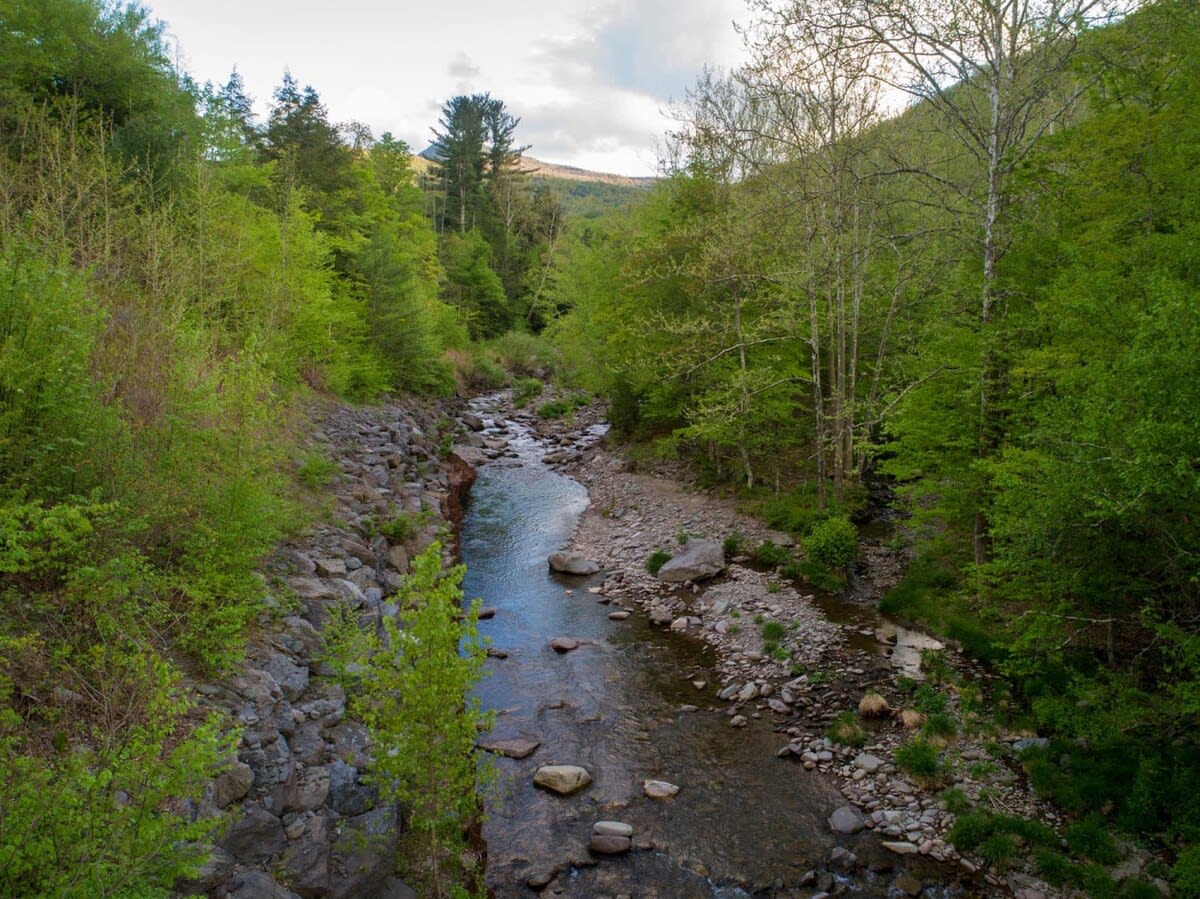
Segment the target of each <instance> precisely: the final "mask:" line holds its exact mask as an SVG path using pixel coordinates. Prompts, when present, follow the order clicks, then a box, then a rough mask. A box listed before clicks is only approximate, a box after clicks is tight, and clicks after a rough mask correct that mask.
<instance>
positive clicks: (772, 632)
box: [762, 621, 787, 643]
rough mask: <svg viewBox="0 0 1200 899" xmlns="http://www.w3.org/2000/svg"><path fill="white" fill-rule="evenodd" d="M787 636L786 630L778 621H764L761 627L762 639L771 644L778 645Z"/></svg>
mask: <svg viewBox="0 0 1200 899" xmlns="http://www.w3.org/2000/svg"><path fill="white" fill-rule="evenodd" d="M786 634H787V628H785V627H784V626H783V624H782V623H781V622H778V621H764V622H763V625H762V638H763V640H769V641H771V642H772V643H779V641H780V640H782V639H783V638H784V636H785V635H786Z"/></svg>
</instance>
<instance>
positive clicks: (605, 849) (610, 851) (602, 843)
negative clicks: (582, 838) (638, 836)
mask: <svg viewBox="0 0 1200 899" xmlns="http://www.w3.org/2000/svg"><path fill="white" fill-rule="evenodd" d="M632 845H633V843H632V841H631V840H630V839H629V837H616V836H606V835H603V834H596V835H595V836H594V837H592V839H591V841H590V842H589V843H588V852H591V853H592V854H594V855H620V854H621V853H623V852H628V851H629V848H630V847H631V846H632Z"/></svg>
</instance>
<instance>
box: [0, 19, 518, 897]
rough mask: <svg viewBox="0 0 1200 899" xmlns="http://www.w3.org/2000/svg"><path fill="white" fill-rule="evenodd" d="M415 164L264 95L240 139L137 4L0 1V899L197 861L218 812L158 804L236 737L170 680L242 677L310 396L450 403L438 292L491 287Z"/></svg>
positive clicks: (445, 328)
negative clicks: (265, 107) (434, 398)
mask: <svg viewBox="0 0 1200 899" xmlns="http://www.w3.org/2000/svg"><path fill="white" fill-rule="evenodd" d="M409 157H410V151H409V149H408V147H407V146H405V145H404V144H403V143H401V142H399V141H395V140H393V139H392V138H391V137H390V136H389V135H386V134H385V135H383V136H382V137H380V138H378V139H376V138H374V137H373V136H371V135H370V134H369V132H366V131H365V129H362V128H352V129H349V132H346V131H343V130H339V129H338V128H337V127H335V126H334V125H333V124H332V123H331V122H330V121H329V117H328V114H327V112H326V110H325V107H324V106H323V105H322V103H321V100H320V98H319V96H318V94H317V93H316V91H315V90H314V89H313V88H311V87H301V85H300V84H299V83H298V82H297V81H296V80H294V79H293V78H292V77H291V76H290V75H286V76H285V77H284V79H283V81H282V83H281V85H280V86H279V88H278V89H277V90H276V92H275V95H274V98H273V102H272V105H271V112H270V116H269V118H268V120H267V121H266V122H257V121H255V120H254V118H253V116H252V114H251V102H250V99H249V98H248V97H247V96H246V95H245V92H244V89H243V87H242V85H241V82H240V80H239V79H238V77H237V76H236V73H235V74H234V76H233V77H231V79H230V80H229V82H228V83H227V84H225V85H224V86H220V87H213V86H211V85H205V86H199V85H197V84H195V83H194V82H192V81H191V80H190V79H189V78H188V77H187V75H186V74H185V73H183V72H180V71H178V70H176V69H175V68H174V67H173V65H172V63H171V54H170V52H169V49H168V47H167V46H166V44H165V43H164V41H163V37H162V31H161V28H160V26H158V25H156V24H154V23H153V22H151V21H150V20H149V19H148V18H147V16H146V14H145V13H144V12H143V11H141V10H139V9H138V8H136V7H132V6H121V5H110V4H107V3H101V2H99V0H48V2H41V3H16V4H7V5H6V6H5V8H4V11H3V13H0V198H2V199H0V603H2V612H0V749H2V750H3V752H4V756H5V759H6V762H5V765H4V770H3V773H0V893H2V894H3V895H5V896H61V897H69V896H78V897H95V896H134V895H136V896H150V895H167V894H168V893H169V891H170V889H171V886H172V884H173V883H174V882H175V880H176V879H177V877H178V876H179V875H181V874H184V873H186V872H189V871H191V870H193V869H194V868H195V866H196V865H198V864H199V863H200V862H202V861H203V860H204V857H205V855H206V852H205V851H204V850H203V849H202V848H198V847H202V846H203V837H204V836H205V835H207V834H210V833H211V831H212V830H213V828H214V827H217V826H219V825H220V821H215V820H204V821H201V822H198V823H191V822H190V819H189V818H188V817H187V816H186V815H185V814H184V812H185V810H186V805H185V804H184V803H183V801H184V800H186V799H188V798H189V797H195V796H197V795H198V794H199V791H200V790H201V789H202V787H203V786H204V784H205V783H206V782H207V780H208V779H209V778H210V777H211V776H212V775H213V774H214V773H216V771H217V770H218V766H219V764H220V763H222V762H223V761H224V760H227V759H228V758H230V754H231V746H230V745H229V739H233V737H229V738H226V737H222V736H220V734H221V733H222V732H223V731H224V730H225V728H224V727H223V726H219V723H218V722H216V721H200V720H196V718H195V716H194V715H193V714H191V713H190V711H189V710H190V702H189V700H188V698H187V696H188V694H187V692H186V691H185V690H184V689H183V687H182V686H181V684H182V682H183V679H184V677H185V676H188V675H190V676H193V677H203V678H211V677H214V676H219V675H220V674H221V673H222V672H226V671H228V670H229V669H230V667H231V666H232V665H233V664H235V663H236V662H237V660H238V659H239V658H240V656H241V654H242V652H243V650H244V645H245V636H246V631H247V628H248V626H249V625H250V624H251V623H252V622H253V621H254V620H255V619H256V618H257V617H258V615H259V614H260V612H262V610H263V609H264V605H263V600H264V593H265V584H264V582H263V580H262V579H261V577H260V576H259V575H258V574H257V573H256V569H257V567H258V565H259V563H260V561H261V559H262V557H263V556H264V554H265V553H266V552H267V551H268V550H270V549H271V548H272V547H273V546H274V545H275V543H276V542H277V540H278V539H279V538H280V537H281V536H283V535H284V534H285V533H288V532H290V531H292V530H293V529H295V528H297V527H302V526H303V524H304V522H305V521H306V520H307V518H308V517H309V515H310V510H309V507H310V506H313V507H315V506H316V505H317V503H314V502H312V501H311V499H310V497H309V494H308V493H306V491H305V489H304V488H302V487H301V486H300V482H301V481H302V478H301V477H299V475H301V474H303V471H302V470H301V469H302V465H301V462H302V461H303V460H304V459H305V454H304V453H303V452H302V449H301V448H300V447H298V446H297V443H296V440H297V437H296V435H299V434H303V433H305V432H306V431H307V430H308V428H306V427H303V426H302V423H303V420H304V418H303V416H304V409H305V407H306V406H307V405H308V402H309V398H310V397H311V396H312V394H313V391H321V392H326V393H330V394H333V395H336V396H339V397H343V398H346V399H349V400H353V401H362V400H369V399H371V398H373V397H376V396H378V395H379V394H380V393H381V392H384V391H394V392H403V391H409V392H417V393H429V392H433V393H448V392H451V391H453V390H455V389H456V387H457V383H458V382H457V381H456V378H462V377H464V375H463V373H462V370H461V368H460V369H456V367H455V364H456V360H457V362H458V364H459V365H460V366H468V367H469V366H470V364H471V351H470V344H469V334H470V332H471V331H472V326H473V323H474V321H475V317H474V315H475V313H474V309H473V308H472V307H471V306H469V304H467V303H466V302H461V300H462V298H461V296H460V294H461V291H462V284H463V283H464V282H466V281H469V280H470V279H472V278H477V277H478V278H480V279H481V280H482V281H484V282H487V283H492V284H494V283H496V279H497V277H498V276H497V274H496V273H494V272H492V271H490V270H488V271H477V270H475V269H474V268H472V264H473V263H472V262H471V261H470V259H469V258H466V257H468V256H469V254H468V253H460V252H459V251H458V250H457V249H456V248H455V247H453V246H451V245H447V244H446V243H445V242H443V241H439V238H438V233H437V231H436V230H435V227H434V223H433V222H432V221H431V220H430V219H429V218H428V217H427V216H426V215H425V209H424V202H425V195H424V194H423V192H422V191H421V190H420V189H419V188H418V187H417V186H416V185H415V183H414V177H413V172H412V170H411V168H410V165H409ZM521 196H522V197H523V196H524V194H522V195H521ZM468 238H469V239H473V238H472V237H471V235H468ZM484 249H485V250H489V248H488V247H487V246H486V244H485V245H484ZM489 251H490V250H489ZM485 256H486V254H485ZM460 258H461V259H462V260H463V261H461V262H460ZM456 275H459V276H460V281H459V282H458V283H456V282H455V281H454V280H453V279H454V277H455V276H456ZM489 277H490V279H491V280H490V281H488V279H489ZM456 291H457V292H456ZM448 300H449V301H450V302H447V301H448ZM497 300H498V302H500V303H501V304H502V305H505V304H507V303H508V299H507V297H505V296H504V294H503V290H502V289H501V290H500V292H499V294H498V295H497ZM455 301H459V305H452V303H453V302H455ZM507 308H508V307H507V305H505V309H507ZM505 314H506V315H508V318H507V319H506V322H508V321H510V320H511V319H512V318H513V317H514V316H512V315H510V314H508V313H507V312H506V313H505ZM499 377H500V378H505V377H507V375H505V374H504V373H503V372H501V373H500V374H499Z"/></svg>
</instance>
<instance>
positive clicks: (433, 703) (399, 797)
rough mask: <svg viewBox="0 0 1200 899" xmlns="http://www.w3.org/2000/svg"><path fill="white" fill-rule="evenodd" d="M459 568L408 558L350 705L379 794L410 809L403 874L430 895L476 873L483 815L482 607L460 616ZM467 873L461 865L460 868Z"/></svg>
mask: <svg viewBox="0 0 1200 899" xmlns="http://www.w3.org/2000/svg"><path fill="white" fill-rule="evenodd" d="M462 575H463V568H462V567H461V566H459V567H458V568H454V569H451V570H450V571H448V572H443V571H442V568H441V544H439V543H434V544H432V545H431V546H430V547H429V548H428V549H426V550H425V551H424V552H422V553H421V554H420V555H419V556H417V557H416V558H415V559H414V560H413V565H412V574H411V575H409V577H407V578H406V579H405V581H404V583H403V584H402V585H401V588H400V590H399V593H398V600H399V604H400V613H399V616H398V617H399V621H398V622H397V621H395V620H393V619H391V618H385V619H384V622H383V624H384V632H385V638H384V640H383V641H382V642H381V641H378V640H377V638H374V636H373V635H371V636H370V637H368V638H367V639H368V642H369V644H370V648H371V651H370V654H369V655H368V656H367V657H366V658H365V660H363V664H364V666H365V667H364V668H363V669H362V670H361V671H360V672H359V673H358V675H357V676H356V677H355V682H354V686H355V689H354V691H353V695H354V706H355V709H356V711H357V712H358V714H360V715H361V716H362V719H363V720H364V721H365V722H366V724H367V727H368V729H369V731H370V733H371V738H372V742H373V743H374V744H375V745H376V746H386V747H388V748H389V751H387V752H380V753H376V757H375V759H374V767H373V776H374V780H375V783H376V784H377V785H378V786H379V788H380V790H381V792H382V793H383V794H384V795H385V796H387V797H388V798H389V799H392V800H396V801H399V802H401V803H403V804H404V806H405V807H406V808H407V809H408V810H409V815H410V822H411V827H412V829H413V831H414V832H415V834H416V836H417V839H418V840H419V841H420V843H421V856H420V858H419V860H418V861H417V863H416V864H415V866H414V869H413V870H411V871H409V872H406V873H407V876H409V877H410V878H413V879H415V880H416V881H417V882H419V883H421V884H422V885H423V886H424V888H425V889H426V890H427V892H428V895H431V896H449V895H452V887H453V884H455V883H461V882H462V881H463V879H464V877H468V878H470V879H472V880H475V879H477V878H478V877H479V876H481V873H482V872H480V871H479V870H475V869H473V868H472V867H471V866H472V864H474V862H472V861H470V860H469V856H468V853H467V851H466V843H465V841H466V830H467V828H468V827H469V826H470V824H471V823H472V822H473V821H474V820H475V819H476V818H477V816H478V814H479V799H478V797H477V796H476V792H475V790H476V784H477V782H478V777H479V774H478V770H477V760H476V751H475V740H476V739H477V736H478V731H479V729H480V728H481V727H483V728H485V727H486V726H487V725H488V720H489V719H488V716H487V715H485V714H484V713H483V712H482V710H481V708H480V705H479V700H478V699H477V698H475V697H473V696H471V688H472V686H473V685H474V683H475V682H476V681H477V680H478V678H479V677H480V675H481V673H482V671H483V660H484V647H483V644H482V643H481V642H480V641H479V638H478V632H477V630H476V621H477V615H478V603H475V604H473V605H472V606H471V607H470V608H469V609H468V610H467V612H466V614H465V615H461V614H460V612H461V611H462V610H461V602H462V591H461V590H460V589H459V583H460V581H461V579H462ZM464 866H465V868H464Z"/></svg>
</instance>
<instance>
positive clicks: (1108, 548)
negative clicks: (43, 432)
mask: <svg viewBox="0 0 1200 899" xmlns="http://www.w3.org/2000/svg"><path fill="white" fill-rule="evenodd" d="M752 6H753V8H754V10H755V14H756V19H755V22H754V23H753V25H752V27H751V28H750V29H748V31H747V45H748V49H749V51H750V54H749V55H750V61H749V62H748V63H747V64H746V65H745V66H744V67H743V68H741V69H740V70H738V71H736V72H733V73H731V74H729V75H727V76H719V75H716V74H710V75H709V76H707V77H706V78H704V79H702V80H701V82H700V83H699V85H698V86H697V88H696V90H695V91H694V92H693V94H692V95H691V96H690V98H689V103H688V104H687V106H686V108H685V109H683V110H682V113H683V114H682V115H681V119H680V127H679V130H678V132H677V134H676V139H677V144H676V146H677V150H678V159H677V164H676V172H675V174H674V176H673V177H671V178H670V179H669V180H668V181H667V182H666V183H663V184H662V185H661V186H660V187H659V188H658V189H657V190H656V191H655V192H654V194H653V195H652V196H651V198H650V199H649V201H648V202H647V203H646V204H645V205H644V206H643V207H642V208H640V209H639V210H638V211H637V212H636V213H635V214H634V215H633V216H631V217H629V218H628V219H627V220H624V221H610V222H609V223H608V224H607V226H606V227H604V228H599V227H597V226H595V225H593V226H591V227H592V231H591V235H590V237H589V240H588V241H587V242H586V243H580V244H577V245H575V246H574V247H573V248H572V251H571V253H570V254H569V255H568V258H567V259H566V260H565V263H564V266H563V268H562V271H561V280H560V282H559V288H560V289H561V290H562V291H563V296H564V302H569V303H570V304H571V305H572V306H573V309H572V311H571V313H570V314H569V315H568V316H566V317H565V318H564V319H562V320H561V321H560V322H558V323H556V324H555V325H554V328H553V334H554V337H555V339H556V341H557V342H558V343H559V344H560V346H561V347H562V350H563V353H564V358H565V363H566V365H567V368H568V371H569V373H570V374H571V376H573V377H574V378H575V379H576V380H578V381H579V382H580V383H582V384H584V385H585V386H588V387H590V388H592V389H595V390H601V391H603V392H605V393H606V394H607V395H609V396H610V397H611V400H612V417H613V421H614V424H616V425H617V426H619V427H620V428H621V429H622V430H624V431H625V432H627V433H629V434H632V435H634V436H639V437H641V438H644V439H653V440H655V441H656V442H657V443H658V445H659V446H660V447H661V448H663V449H665V450H667V451H675V452H679V453H681V454H684V455H685V456H687V457H689V458H691V459H693V460H694V461H695V462H696V463H697V464H698V465H699V466H700V467H701V468H702V470H703V471H704V472H705V473H706V474H707V476H708V477H710V478H712V479H715V480H723V481H726V482H735V483H737V484H739V485H740V488H741V489H742V490H743V492H744V494H745V496H746V497H747V499H748V500H749V501H750V502H753V503H756V504H757V505H758V506H759V508H761V509H763V510H764V511H765V513H766V514H768V515H769V516H770V517H771V518H772V520H773V522H774V523H775V524H778V525H780V526H784V527H790V528H792V529H794V530H797V531H799V532H800V533H801V534H802V535H803V533H804V532H805V530H807V529H808V528H810V527H811V526H812V525H813V523H814V522H817V521H820V520H821V519H823V518H827V517H829V516H834V515H842V514H849V513H853V512H854V511H855V510H856V509H857V508H859V507H860V506H861V503H862V500H863V496H864V487H865V485H866V483H867V482H868V481H869V480H870V479H872V478H879V477H881V476H887V477H889V478H891V479H893V480H894V482H895V483H896V485H897V486H898V488H899V490H900V492H901V495H902V498H903V501H904V503H905V505H906V508H907V509H908V510H909V512H910V513H911V515H912V517H911V519H909V521H908V524H907V532H908V535H909V537H910V538H911V540H912V541H913V542H914V544H915V548H916V550H917V552H918V554H919V556H918V559H917V561H916V562H915V563H914V564H913V566H912V568H911V571H910V574H909V576H908V578H907V579H906V581H905V582H904V583H903V584H902V585H901V586H900V587H899V588H898V589H897V590H896V591H894V593H893V594H892V595H891V596H890V597H889V598H888V599H887V603H886V605H887V607H888V608H890V609H891V610H892V611H893V612H896V613H898V614H902V615H905V616H907V617H909V618H913V619H918V620H923V621H926V622H928V623H931V624H933V625H935V626H937V627H938V628H940V629H941V630H942V631H943V632H946V633H949V635H950V636H951V637H954V638H957V639H959V640H960V641H962V642H963V643H964V644H965V645H966V646H967V648H968V649H970V650H971V651H972V652H975V653H976V654H978V655H981V656H984V657H986V658H988V659H990V660H991V661H992V662H993V663H995V665H996V666H997V668H998V671H999V672H1001V673H1002V674H1004V675H1006V676H1007V678H1008V683H1009V685H1010V689H1011V691H1012V694H1013V695H1012V696H1010V697H1008V699H1007V700H1004V698H1003V697H1002V696H997V699H998V700H1004V701H1001V703H1000V704H1001V706H1004V707H1007V708H1008V709H1009V712H1008V713H1007V714H1008V715H1009V716H1010V717H1009V718H1008V719H1007V720H1005V721H1003V722H1002V723H1003V725H1004V726H1005V727H1009V728H1019V727H1030V728H1036V729H1037V730H1038V731H1040V732H1042V733H1046V734H1049V735H1050V736H1052V737H1054V739H1055V740H1056V742H1055V743H1054V744H1053V748H1052V750H1051V751H1050V752H1048V753H1046V754H1045V757H1044V758H1041V759H1040V760H1038V762H1037V764H1036V765H1034V766H1032V767H1031V776H1035V779H1036V783H1037V785H1038V787H1039V788H1040V789H1042V790H1044V791H1045V792H1046V793H1048V794H1050V795H1054V796H1055V797H1056V798H1058V799H1059V800H1061V801H1062V802H1063V803H1064V804H1065V805H1066V806H1067V807H1068V808H1069V809H1071V810H1072V811H1075V812H1079V813H1083V812H1090V811H1096V810H1101V811H1102V812H1103V814H1104V815H1106V816H1107V818H1108V821H1109V822H1110V823H1112V824H1115V825H1118V826H1120V827H1123V828H1125V829H1127V830H1128V831H1130V832H1133V833H1139V834H1143V835H1149V834H1153V835H1155V836H1157V837H1159V838H1161V839H1162V840H1163V842H1164V844H1165V845H1166V846H1168V847H1173V848H1174V849H1175V850H1183V849H1185V847H1188V846H1191V845H1194V843H1195V841H1196V839H1197V837H1198V836H1200V804H1197V803H1196V802H1195V800H1194V798H1193V797H1194V796H1195V794H1196V789H1197V787H1198V786H1200V762H1198V761H1197V760H1198V759H1200V746H1198V745H1197V733H1198V731H1197V727H1196V725H1197V723H1198V718H1200V594H1198V585H1200V528H1198V524H1200V477H1198V473H1200V426H1198V425H1197V419H1196V410H1197V409H1198V408H1200V393H1198V390H1200V378H1198V377H1197V375H1198V373H1200V368H1198V362H1197V360H1200V269H1198V268H1197V264H1196V263H1197V256H1196V246H1197V244H1196V241H1197V236H1198V234H1200V230H1198V229H1200V207H1198V206H1197V197H1200V165H1197V156H1196V152H1197V147H1200V119H1198V117H1197V112H1196V110H1197V108H1200V107H1198V103H1200V57H1198V56H1197V54H1196V53H1195V50H1194V48H1195V44H1196V41H1197V39H1198V38H1200V7H1197V5H1196V4H1194V3H1191V2H1183V0H1160V2H1154V3H1148V4H1145V5H1144V6H1143V7H1142V8H1141V9H1140V10H1138V11H1136V12H1134V13H1133V14H1132V15H1129V16H1128V17H1127V18H1125V19H1124V20H1122V21H1120V22H1114V21H1111V20H1110V19H1100V18H1098V13H1099V11H1104V12H1105V13H1110V14H1111V13H1114V12H1116V11H1117V10H1115V9H1114V5H1112V4H1110V5H1098V4H1093V3H1082V2H1080V3H1073V2H1054V3H1051V2H1040V0H1022V2H1017V3H1011V2H1004V3H999V2H992V0H970V2H967V3H961V4H954V5H952V8H953V10H955V11H956V14H955V15H951V14H950V12H949V10H950V9H951V6H946V7H945V9H946V10H947V12H946V13H945V14H944V15H943V14H941V13H940V12H939V10H940V9H942V7H941V6H938V5H936V4H935V5H933V6H930V5H928V4H919V3H915V2H908V0H882V2H879V0H872V2H871V3H865V2H864V3H856V2H842V3H839V4H824V3H815V2H813V3H810V2H807V0H796V2H776V0H763V2H756V3H753V4H752ZM901 90H903V91H905V92H906V93H905V94H903V96H907V97H908V102H907V104H906V105H905V106H904V108H903V109H902V110H900V111H899V112H898V113H897V112H896V103H897V97H898V96H901V94H900V91H901ZM1031 765H1032V763H1031ZM1176 888H1177V890H1180V891H1182V892H1181V893H1180V894H1182V895H1200V855H1198V853H1197V850H1195V849H1190V850H1187V851H1184V852H1183V853H1182V856H1181V861H1180V863H1179V867H1177V869H1176Z"/></svg>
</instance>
